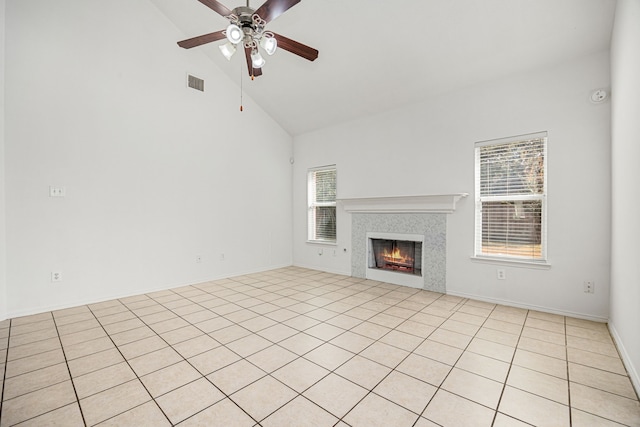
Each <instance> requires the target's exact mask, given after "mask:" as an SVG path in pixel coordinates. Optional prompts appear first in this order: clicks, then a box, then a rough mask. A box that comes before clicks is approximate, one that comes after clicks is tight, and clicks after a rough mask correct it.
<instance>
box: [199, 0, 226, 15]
mask: <svg viewBox="0 0 640 427" xmlns="http://www.w3.org/2000/svg"><path fill="white" fill-rule="evenodd" d="M198 1H199V2H200V3H202V4H203V5H205V6H207V7H208V8H209V9H211V10H214V11H216V12H218V13H219V14H220V15H222V16H224V17H225V18H226V17H227V16H229V15H231V9H229V8H228V7H227V6H225V5H223V4H222V3H220V2H218V1H216V0H198Z"/></svg>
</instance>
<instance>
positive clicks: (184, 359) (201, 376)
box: [89, 289, 255, 425]
mask: <svg viewBox="0 0 640 427" xmlns="http://www.w3.org/2000/svg"><path fill="white" fill-rule="evenodd" d="M168 291H170V292H173V293H174V294H176V295H179V294H178V293H176V292H174V291H172V290H170V289H169V290H168ZM143 295H145V296H146V297H147V298H149V299H151V300H153V301H154V302H155V303H156V304H158V305H161V306H162V307H163V308H165V309H166V310H169V311H170V312H171V313H173V314H175V315H176V316H177V317H179V318H180V319H182V316H180V315H178V314H176V313H174V312H173V310H172V309H170V308H168V307H166V306H165V305H164V304H162V303H160V302H158V301H157V300H156V299H155V298H153V297H150V296H149V295H147V294H143ZM181 297H182V296H181ZM187 299H188V298H187ZM118 301H119V302H120V304H122V305H123V306H125V307H126V308H127V310H129V312H131V314H133V315H134V316H135V318H136V319H138V320H140V321H141V322H142V323H143V324H144V325H145V326H146V327H147V328H149V329H151V330H152V331H153V333H154V334H155V336H157V337H158V338H160V339H161V340H162V341H164V342H165V344H167V347H169V348H171V349H172V350H173V351H176V350H175V349H174V348H173V345H171V344H169V343H168V342H167V340H166V339H164V337H162V336H161V335H160V334H159V333H158V332H156V331H155V330H154V329H153V328H152V327H151V325H150V324H148V323H146V322H145V321H144V320H143V319H142V318H141V317H140V316H138V314H137V313H135V312H134V311H133V310H131V309H130V308H129V307H128V306H127V305H126V304H125V303H123V302H122V301H120V300H118ZM189 301H191V300H189ZM205 309H206V308H205ZM89 310H91V308H89ZM92 312H93V311H92ZM94 316H95V314H94ZM96 320H97V321H98V322H100V320H99V319H98V318H97V317H96ZM168 320H170V319H168ZM182 320H184V319H182ZM185 321H186V320H185ZM161 322H163V321H160V322H157V323H161ZM186 322H187V323H189V324H190V325H192V326H195V325H193V324H192V323H191V322H188V321H186ZM101 325H102V324H101ZM103 329H104V326H103ZM134 329H135V328H134ZM104 331H105V333H106V334H107V336H108V337H109V339H110V340H111V342H112V343H113V345H114V346H115V347H116V349H117V350H118V352H119V353H120V355H121V356H122V358H123V359H124V361H125V362H126V363H127V365H128V366H129V368H130V369H131V371H132V372H133V373H134V375H135V376H136V378H137V380H138V381H139V382H140V384H141V385H142V387H144V389H145V390H146V391H147V393H148V394H149V397H151V400H152V401H153V402H154V403H155V404H156V406H157V407H158V408H159V409H160V411H161V412H162V414H163V415H164V416H165V418H166V419H167V421H168V422H169V424H171V425H174V424H173V422H172V421H171V419H170V418H169V416H168V415H167V414H166V412H165V411H164V410H163V409H162V406H160V404H159V403H158V402H157V399H156V397H154V396H153V395H152V394H151V392H149V389H148V388H147V386H146V385H145V384H144V382H143V381H142V379H141V377H140V376H139V375H138V373H137V372H136V371H135V370H134V369H133V367H132V366H131V364H130V363H129V360H128V359H127V358H126V357H125V356H124V354H122V352H121V351H120V348H119V347H118V345H116V343H115V342H114V341H113V338H112V337H111V334H109V332H107V330H106V329H104ZM122 332H126V331H122ZM166 332H170V331H166ZM202 332H203V334H205V335H206V333H205V332H204V331H202ZM138 341H141V340H138ZM132 342H136V341H132ZM156 351H157V350H156ZM150 353H153V351H152V352H149V353H145V354H144V355H146V354H150ZM176 353H178V352H177V351H176ZM144 355H140V356H137V357H141V356H144ZM178 355H179V356H180V358H182V361H184V362H186V363H188V364H189V366H191V367H192V368H193V369H195V370H196V372H198V374H200V378H198V379H195V380H193V381H190V382H188V383H187V384H183V385H181V386H180V387H176V388H175V389H172V390H170V391H168V392H166V393H163V394H162V395H160V396H158V397H161V396H164V395H165V394H167V393H170V392H172V391H174V390H177V389H178V388H181V387H184V386H186V385H188V384H192V383H194V382H195V381H198V380H200V379H202V378H204V379H205V380H206V381H208V382H209V383H211V385H213V386H214V387H215V388H216V389H217V390H218V391H220V393H222V395H223V396H224V398H229V396H227V394H226V393H225V392H223V391H222V390H220V388H219V387H218V386H216V385H215V384H213V383H212V382H211V381H210V380H209V379H208V378H207V376H206V375H203V374H201V373H200V371H199V370H198V369H197V368H196V367H195V366H193V365H192V364H191V362H189V360H187V359H186V358H185V357H184V356H182V354H180V353H178ZM134 359H135V358H134ZM178 363H180V362H176V363H173V364H171V365H169V366H173V365H176V364H178ZM169 366H165V367H163V368H159V369H157V370H155V371H152V372H149V373H147V374H145V375H149V374H151V373H154V372H158V371H160V370H162V369H165V368H168V367H169ZM143 376H144V375H143ZM224 398H223V399H221V400H224ZM218 402H219V401H217V402H215V403H213V404H212V405H209V406H207V407H206V408H203V409H202V410H200V411H198V412H196V413H193V414H191V415H190V416H189V417H187V418H186V419H185V420H187V419H189V418H191V417H193V416H195V415H196V414H198V413H200V412H202V411H204V410H206V409H207V408H209V407H211V406H213V405H215V404H217V403H218ZM145 403H146V402H145ZM234 403H235V402H234ZM143 404H144V403H143ZM143 404H142V405H143ZM142 405H138V406H142ZM238 407H239V406H238ZM239 408H240V407H239ZM132 409H133V408H132ZM240 409H241V410H243V409H242V408H240ZM243 411H244V410H243ZM125 412H126V411H125ZM245 413H246V412H245ZM118 415H120V414H116V415H114V416H113V417H115V416H118ZM247 415H249V414H247ZM249 416H250V415H249ZM113 417H110V418H113ZM250 417H251V416H250ZM251 418H252V419H253V417H251ZM185 420H181V421H180V422H183V421H185ZM105 421H106V420H105ZM254 421H255V420H254Z"/></svg>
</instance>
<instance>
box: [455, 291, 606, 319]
mask: <svg viewBox="0 0 640 427" xmlns="http://www.w3.org/2000/svg"><path fill="white" fill-rule="evenodd" d="M446 293H447V295H454V296H457V297H462V298H469V299H474V300H478V301H484V302H490V303H493V304H501V305H507V306H510V307H517V308H524V309H527V310H536V311H542V312H544V313H551V314H558V315H560V316H569V317H575V318H578V319H584V320H591V321H593V322H600V323H607V322H608V321H609V319H608V318H607V317H601V316H593V315H590V314H584V313H575V312H572V311H566V310H558V309H554V308H549V307H543V306H538V305H533V304H523V303H520V302H516V301H510V300H505V299H500V298H489V297H485V296H482V295H473V294H467V293H464V292H456V291H447V292H446Z"/></svg>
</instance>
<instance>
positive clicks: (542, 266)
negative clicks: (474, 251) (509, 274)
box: [471, 256, 551, 270]
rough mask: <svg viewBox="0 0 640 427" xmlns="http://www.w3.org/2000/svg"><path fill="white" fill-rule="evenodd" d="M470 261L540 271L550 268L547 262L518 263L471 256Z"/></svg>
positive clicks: (503, 259) (514, 260)
mask: <svg viewBox="0 0 640 427" xmlns="http://www.w3.org/2000/svg"><path fill="white" fill-rule="evenodd" d="M471 261H473V262H479V263H486V264H498V265H510V266H513V267H522V268H535V269H540V270H549V269H550V268H551V264H549V262H548V261H520V260H517V259H509V258H492V257H480V256H472V257H471Z"/></svg>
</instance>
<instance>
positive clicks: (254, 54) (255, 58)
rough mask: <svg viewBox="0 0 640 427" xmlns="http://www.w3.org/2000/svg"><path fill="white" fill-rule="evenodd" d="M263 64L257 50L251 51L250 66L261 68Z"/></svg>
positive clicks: (263, 61) (262, 59)
mask: <svg viewBox="0 0 640 427" xmlns="http://www.w3.org/2000/svg"><path fill="white" fill-rule="evenodd" d="M265 62H266V61H265V60H264V58H263V57H262V55H260V52H258V49H253V50H252V51H251V64H252V65H253V68H262V66H263V65H264V64H265Z"/></svg>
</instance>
